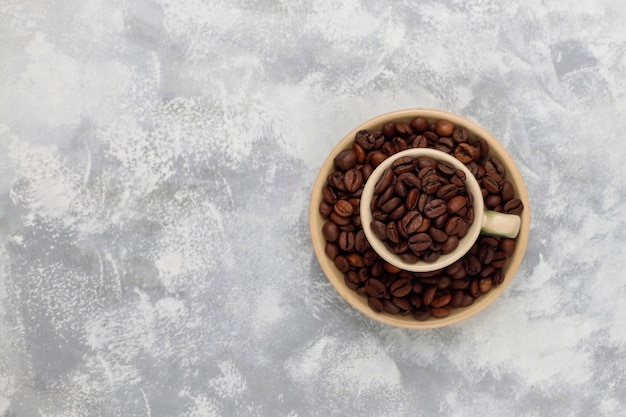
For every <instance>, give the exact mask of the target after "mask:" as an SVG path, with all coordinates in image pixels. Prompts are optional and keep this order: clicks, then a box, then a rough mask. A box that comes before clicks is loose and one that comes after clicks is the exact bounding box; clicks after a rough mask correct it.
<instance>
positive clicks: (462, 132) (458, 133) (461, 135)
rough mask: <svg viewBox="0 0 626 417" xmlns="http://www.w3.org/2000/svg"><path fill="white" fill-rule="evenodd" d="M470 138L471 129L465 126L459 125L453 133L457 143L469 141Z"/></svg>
mask: <svg viewBox="0 0 626 417" xmlns="http://www.w3.org/2000/svg"><path fill="white" fill-rule="evenodd" d="M469 138H470V134H469V131H468V130H467V129H466V128H464V127H457V128H456V129H454V132H453V133H452V139H454V141H455V142H457V143H463V142H467V141H468V140H469Z"/></svg>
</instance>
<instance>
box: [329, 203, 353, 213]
mask: <svg viewBox="0 0 626 417" xmlns="http://www.w3.org/2000/svg"><path fill="white" fill-rule="evenodd" d="M333 210H334V211H335V213H337V215H339V216H341V217H350V216H351V215H352V210H353V207H352V204H350V203H349V202H348V201H346V200H338V201H337V202H336V203H335V205H334V207H333Z"/></svg>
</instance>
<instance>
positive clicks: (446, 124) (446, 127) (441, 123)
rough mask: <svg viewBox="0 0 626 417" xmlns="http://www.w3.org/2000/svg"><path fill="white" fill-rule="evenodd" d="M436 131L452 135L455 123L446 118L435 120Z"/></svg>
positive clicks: (443, 134) (440, 134)
mask: <svg viewBox="0 0 626 417" xmlns="http://www.w3.org/2000/svg"><path fill="white" fill-rule="evenodd" d="M435 131H436V132H437V134H438V135H439V136H452V133H453V132H454V123H452V122H451V121H449V120H445V119H440V120H437V122H435Z"/></svg>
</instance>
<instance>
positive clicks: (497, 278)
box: [491, 269, 504, 285]
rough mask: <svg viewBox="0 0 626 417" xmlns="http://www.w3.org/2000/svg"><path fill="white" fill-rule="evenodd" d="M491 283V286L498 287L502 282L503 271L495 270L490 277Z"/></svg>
mask: <svg viewBox="0 0 626 417" xmlns="http://www.w3.org/2000/svg"><path fill="white" fill-rule="evenodd" d="M491 281H492V284H493V285H500V284H502V282H504V271H503V270H502V269H496V271H495V272H494V273H493V274H492V275H491Z"/></svg>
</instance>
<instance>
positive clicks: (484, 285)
mask: <svg viewBox="0 0 626 417" xmlns="http://www.w3.org/2000/svg"><path fill="white" fill-rule="evenodd" d="M491 285H492V282H491V277H486V278H481V279H480V280H479V281H478V288H479V289H480V292H482V293H483V294H485V293H488V292H489V290H490V289H491Z"/></svg>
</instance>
